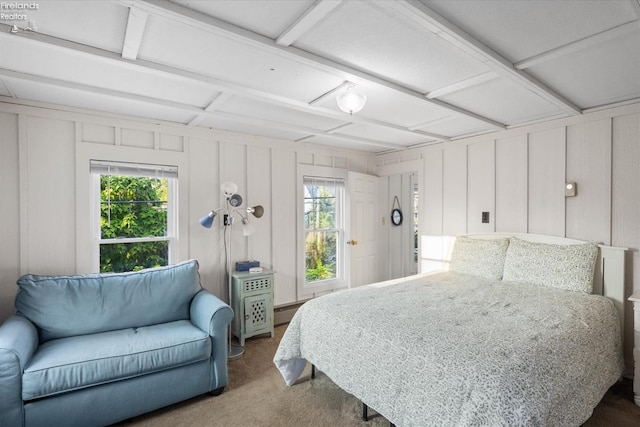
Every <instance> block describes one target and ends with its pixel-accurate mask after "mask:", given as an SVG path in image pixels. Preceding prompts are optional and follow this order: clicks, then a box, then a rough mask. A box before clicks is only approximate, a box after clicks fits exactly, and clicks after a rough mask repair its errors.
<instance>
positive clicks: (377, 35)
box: [293, 1, 488, 93]
mask: <svg viewBox="0 0 640 427" xmlns="http://www.w3.org/2000/svg"><path fill="white" fill-rule="evenodd" d="M356 23H357V24H356ZM293 45H294V46H296V47H299V48H301V49H303V50H306V51H309V52H313V53H315V54H317V55H321V56H324V57H327V58H331V59H333V60H335V61H337V62H341V63H345V64H347V65H349V66H352V67H355V68H357V69H361V70H374V71H373V73H372V74H374V75H376V76H381V77H384V78H386V79H389V80H391V81H394V82H403V84H404V85H405V86H407V87H409V88H412V89H414V90H418V91H420V92H422V93H426V92H429V91H431V90H434V89H437V88H440V87H442V86H446V85H448V84H451V83H455V82H457V81H460V80H464V79H466V78H469V77H472V76H475V75H477V74H481V73H484V72H486V71H488V68H487V66H486V65H484V64H483V63H481V62H479V61H477V60H475V59H473V58H470V57H469V56H467V55H465V54H463V53H462V52H461V51H459V50H457V49H451V47H450V45H449V43H448V42H446V41H444V40H442V39H441V38H439V37H437V36H435V35H434V34H433V33H431V32H425V31H424V29H422V28H421V27H419V26H418V25H417V24H415V23H414V22H412V21H410V20H408V19H405V18H403V17H399V16H396V15H393V14H391V13H390V12H389V11H386V10H383V9H381V8H380V6H378V5H376V4H374V3H370V2H363V1H348V2H344V3H343V5H342V6H341V7H340V9H339V13H333V14H331V15H329V16H328V17H327V18H326V19H325V20H323V21H321V22H320V23H319V24H317V25H316V26H315V27H314V28H313V29H312V30H311V31H309V32H307V33H306V34H305V35H303V36H302V37H301V38H300V39H299V40H297V41H296V42H294V43H293Z"/></svg>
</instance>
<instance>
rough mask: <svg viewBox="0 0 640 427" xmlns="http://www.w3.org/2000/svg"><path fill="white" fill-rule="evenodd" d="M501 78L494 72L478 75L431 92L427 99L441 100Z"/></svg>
mask: <svg viewBox="0 0 640 427" xmlns="http://www.w3.org/2000/svg"><path fill="white" fill-rule="evenodd" d="M498 77H499V76H498V75H497V74H496V73H494V72H493V71H488V72H486V73H482V74H478V75H477V76H473V77H470V78H468V79H465V80H462V81H459V82H456V83H453V84H450V85H447V86H444V87H441V88H440V89H435V90H432V91H431V92H429V93H428V94H427V95H426V97H427V98H429V99H433V98H439V97H441V96H445V95H449V94H451V93H454V92H459V91H461V90H463V89H466V88H469V87H472V86H477V85H479V84H482V83H485V82H488V81H491V80H495V79H497V78H498Z"/></svg>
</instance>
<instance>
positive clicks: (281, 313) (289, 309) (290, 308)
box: [273, 301, 304, 325]
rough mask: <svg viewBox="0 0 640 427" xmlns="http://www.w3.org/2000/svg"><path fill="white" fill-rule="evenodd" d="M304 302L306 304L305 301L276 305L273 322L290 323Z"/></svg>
mask: <svg viewBox="0 0 640 427" xmlns="http://www.w3.org/2000/svg"><path fill="white" fill-rule="evenodd" d="M302 304H304V301H303V302H297V303H293V304H287V305H281V306H279V307H275V308H274V309H273V324H274V325H282V324H284V323H289V322H290V321H291V319H293V315H294V314H296V311H298V309H299V308H300V306H301V305H302Z"/></svg>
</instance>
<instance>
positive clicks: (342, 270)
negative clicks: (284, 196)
mask: <svg viewBox="0 0 640 427" xmlns="http://www.w3.org/2000/svg"><path fill="white" fill-rule="evenodd" d="M305 177H317V178H321V179H322V178H328V179H336V180H342V181H343V184H344V186H343V187H342V191H340V197H339V199H338V200H337V207H336V209H337V211H336V217H337V219H338V220H339V224H338V227H337V231H338V236H337V239H336V246H337V247H336V262H337V266H338V268H337V269H336V277H335V278H333V279H326V280H319V281H315V282H312V283H307V274H306V260H305V257H306V244H305V236H306V233H305V228H304V179H305ZM297 181H298V182H297V184H298V209H297V223H298V251H297V252H298V297H299V299H300V298H308V297H313V296H319V294H322V293H326V292H332V291H335V290H337V289H342V288H346V287H347V283H348V280H347V269H346V266H347V262H348V260H347V258H346V256H347V254H346V251H345V235H346V227H347V226H348V224H347V217H346V212H347V210H346V207H347V197H346V194H347V172H346V171H344V170H341V169H335V168H330V167H324V166H308V165H299V166H298V180H297Z"/></svg>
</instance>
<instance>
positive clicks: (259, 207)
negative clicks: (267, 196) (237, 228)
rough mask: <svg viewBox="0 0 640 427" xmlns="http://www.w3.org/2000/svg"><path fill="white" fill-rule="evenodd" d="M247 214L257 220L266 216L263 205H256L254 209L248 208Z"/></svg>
mask: <svg viewBox="0 0 640 427" xmlns="http://www.w3.org/2000/svg"><path fill="white" fill-rule="evenodd" d="M247 213H250V214H252V215H253V216H255V217H256V218H262V215H264V208H263V207H262V205H256V206H254V207H252V208H247Z"/></svg>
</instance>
